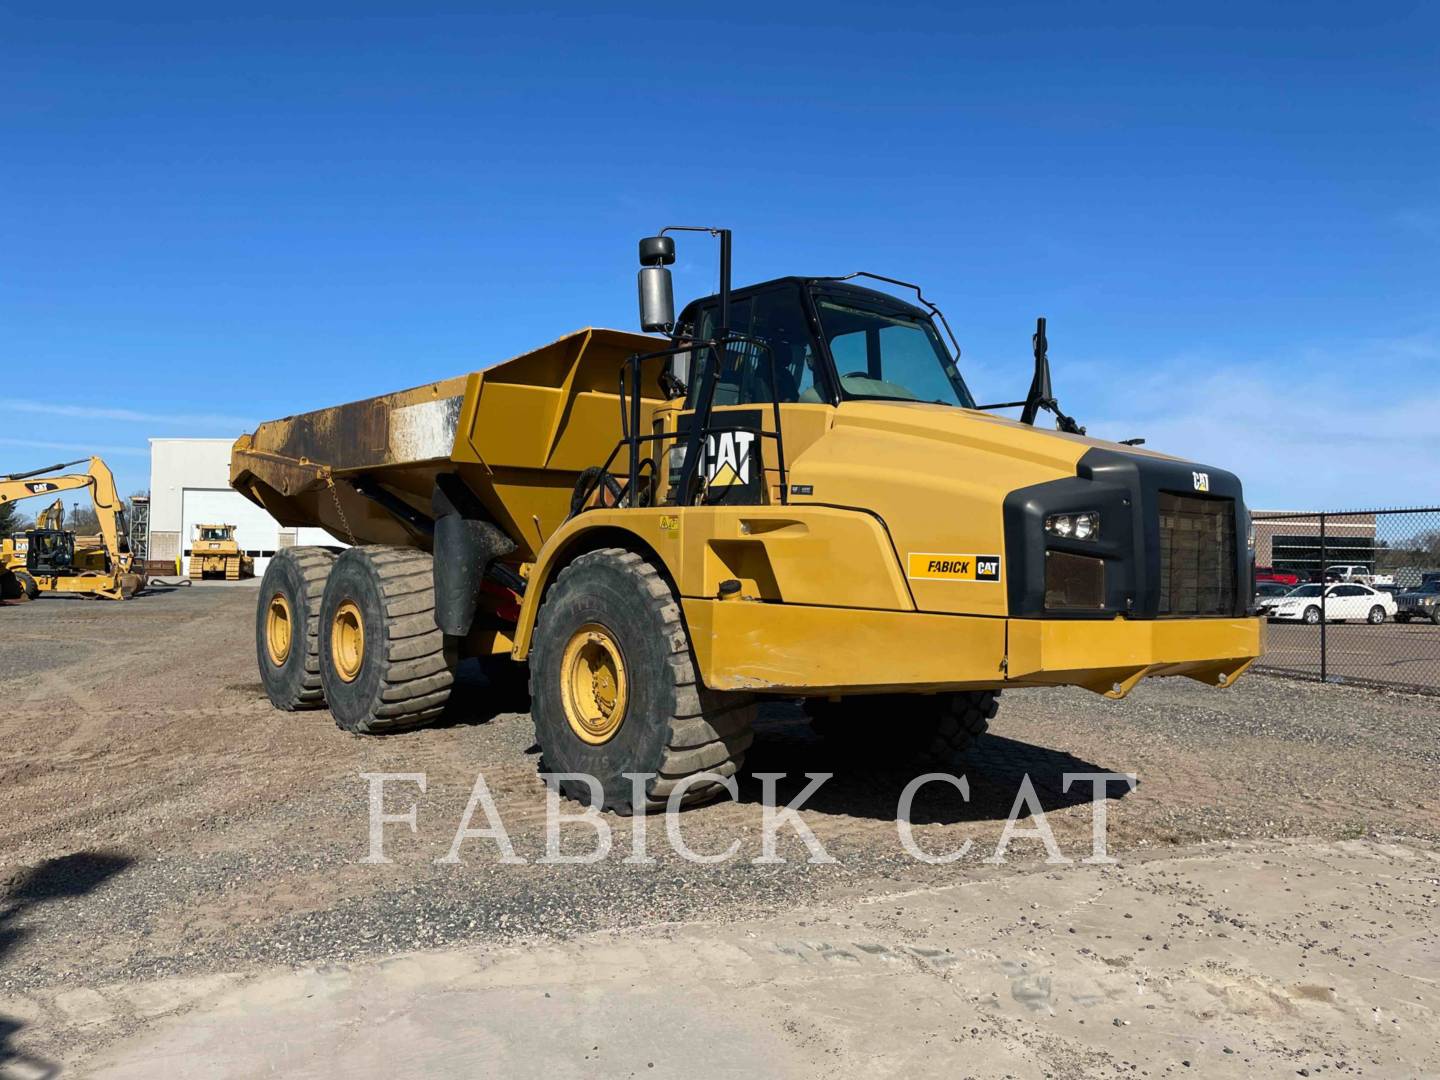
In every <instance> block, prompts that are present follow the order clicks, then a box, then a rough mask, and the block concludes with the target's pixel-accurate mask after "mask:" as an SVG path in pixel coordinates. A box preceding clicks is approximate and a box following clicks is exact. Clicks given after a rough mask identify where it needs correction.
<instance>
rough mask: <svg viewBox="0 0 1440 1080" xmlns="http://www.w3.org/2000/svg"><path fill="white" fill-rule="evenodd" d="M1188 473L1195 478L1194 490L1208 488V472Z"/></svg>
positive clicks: (1206, 489) (1207, 489) (1205, 489)
mask: <svg viewBox="0 0 1440 1080" xmlns="http://www.w3.org/2000/svg"><path fill="white" fill-rule="evenodd" d="M1190 475H1191V476H1192V477H1194V479H1195V490H1196V491H1209V490H1210V474H1209V473H1208V472H1192V473H1191V474H1190Z"/></svg>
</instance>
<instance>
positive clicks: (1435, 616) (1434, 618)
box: [1430, 604, 1440, 626]
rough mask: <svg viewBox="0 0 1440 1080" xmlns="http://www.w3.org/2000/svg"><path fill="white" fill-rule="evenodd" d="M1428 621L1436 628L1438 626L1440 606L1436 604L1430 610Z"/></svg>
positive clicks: (1439, 622) (1439, 624)
mask: <svg viewBox="0 0 1440 1080" xmlns="http://www.w3.org/2000/svg"><path fill="white" fill-rule="evenodd" d="M1430 621H1431V622H1432V623H1434V624H1435V625H1436V626H1440V604H1436V605H1435V606H1434V607H1433V608H1431V609H1430Z"/></svg>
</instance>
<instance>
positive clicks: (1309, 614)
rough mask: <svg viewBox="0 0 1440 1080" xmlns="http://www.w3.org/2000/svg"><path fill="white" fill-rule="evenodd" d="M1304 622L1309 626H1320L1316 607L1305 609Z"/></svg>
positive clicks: (1318, 612)
mask: <svg viewBox="0 0 1440 1080" xmlns="http://www.w3.org/2000/svg"><path fill="white" fill-rule="evenodd" d="M1305 622H1306V624H1307V625H1309V626H1318V625H1319V624H1320V609H1319V608H1318V607H1307V608H1306V609H1305Z"/></svg>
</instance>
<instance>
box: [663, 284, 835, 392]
mask: <svg viewBox="0 0 1440 1080" xmlns="http://www.w3.org/2000/svg"><path fill="white" fill-rule="evenodd" d="M718 314H719V309H718V307H717V306H715V305H710V306H707V307H704V308H701V309H700V316H699V318H698V319H697V320H696V327H695V332H696V335H697V336H698V337H700V338H702V339H704V338H708V337H710V336H711V335H712V334H714V333H715V329H716V326H715V322H716V319H717V318H718ZM730 328H731V330H733V331H734V332H735V333H737V334H742V335H744V336H746V337H748V338H751V339H753V340H752V341H744V342H737V343H735V344H733V345H731V346H730V348H729V349H728V350H727V355H726V362H725V365H724V370H723V371H722V372H721V373H720V378H719V382H718V383H717V385H716V387H715V399H714V404H715V405H717V406H723V405H748V404H755V403H766V404H768V403H770V402H772V401H779V402H781V403H784V402H817V403H818V402H823V401H826V400H828V396H827V394H826V392H825V388H824V385H823V374H822V373H821V372H820V371H818V370H817V369H818V368H819V366H820V362H819V359H818V357H817V354H816V351H815V343H814V339H812V338H811V336H810V327H809V323H808V321H807V320H806V318H805V309H804V308H803V307H802V306H801V303H800V290H799V289H798V288H796V287H794V286H787V287H781V288H776V289H769V290H767V291H765V292H763V293H760V294H758V295H754V296H747V297H746V298H744V299H743V300H739V301H736V302H734V303H732V304H731V305H730ZM772 355H773V356H774V373H773V379H774V384H775V385H773V386H772V385H771V381H772V371H771V359H770V358H771V356H772ZM699 383H700V371H699V366H698V365H696V366H695V367H694V369H693V370H692V378H691V381H690V395H689V402H688V405H689V406H690V407H692V408H693V407H694V405H695V403H696V399H697V398H698V396H699V391H700V386H699Z"/></svg>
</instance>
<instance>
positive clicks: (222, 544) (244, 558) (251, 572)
mask: <svg viewBox="0 0 1440 1080" xmlns="http://www.w3.org/2000/svg"><path fill="white" fill-rule="evenodd" d="M211 575H214V576H216V577H223V578H224V579H225V580H226V581H239V580H240V579H241V578H252V577H254V576H255V560H254V558H252V557H251V556H249V555H247V554H245V552H243V551H241V550H240V542H239V541H238V540H236V539H235V526H234V525H196V526H195V538H194V539H193V540H191V541H190V580H191V581H203V580H204V579H205V578H206V577H209V576H211Z"/></svg>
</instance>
